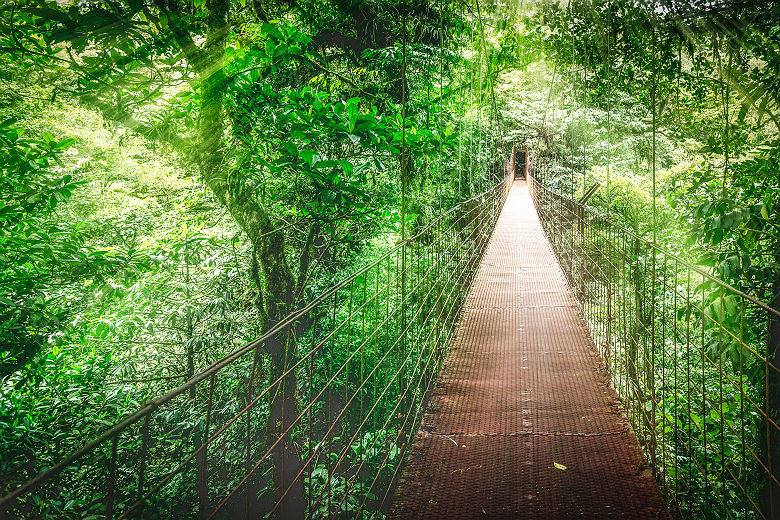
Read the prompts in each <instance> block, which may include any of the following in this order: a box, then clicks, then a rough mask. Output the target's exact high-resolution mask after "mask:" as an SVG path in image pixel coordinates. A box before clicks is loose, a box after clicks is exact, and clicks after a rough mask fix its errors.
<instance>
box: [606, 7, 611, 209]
mask: <svg viewBox="0 0 780 520" xmlns="http://www.w3.org/2000/svg"><path fill="white" fill-rule="evenodd" d="M611 22H612V17H611V16H607V30H606V32H607V53H606V54H607V60H606V66H607V88H606V94H607V215H609V210H610V206H611V205H612V193H611V190H610V188H611V186H610V180H611V176H612V34H611V33H612V25H611Z"/></svg>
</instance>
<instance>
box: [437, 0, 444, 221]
mask: <svg viewBox="0 0 780 520" xmlns="http://www.w3.org/2000/svg"><path fill="white" fill-rule="evenodd" d="M438 104H439V107H438V110H437V112H438V114H437V118H438V127H439V167H438V172H437V177H438V178H437V179H436V181H435V183H436V201H437V206H438V210H439V214H441V210H442V201H441V179H442V172H443V170H444V168H442V165H443V163H444V0H439V102H438Z"/></svg>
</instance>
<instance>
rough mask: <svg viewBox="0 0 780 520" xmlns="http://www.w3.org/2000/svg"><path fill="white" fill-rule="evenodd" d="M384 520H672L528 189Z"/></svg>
mask: <svg viewBox="0 0 780 520" xmlns="http://www.w3.org/2000/svg"><path fill="white" fill-rule="evenodd" d="M564 467H565V469H563V468H564ZM391 517H392V518H397V519H402V520H407V519H415V518H425V519H434V518H441V519H456V518H466V519H470V518H489V519H495V518H523V519H542V518H544V519H548V518H549V519H555V518H560V519H564V518H593V519H596V518H599V519H600V518H632V519H658V518H664V519H666V518H669V514H668V512H667V508H666V506H665V505H664V500H663V498H662V496H661V494H660V492H659V489H658V486H657V485H656V482H655V480H654V479H653V477H652V475H651V473H650V470H649V469H648V466H647V463H646V462H645V458H644V457H643V455H642V453H641V451H640V448H639V445H638V443H637V440H636V437H635V436H634V433H633V432H632V430H631V428H630V427H629V426H628V424H627V421H626V420H625V418H624V417H623V415H622V414H621V411H620V408H619V405H618V400H617V396H616V394H615V392H614V391H613V390H612V389H611V388H610V387H609V383H608V378H607V375H606V372H605V370H604V366H603V364H602V363H601V361H600V360H599V358H598V355H597V353H596V348H595V346H594V344H593V341H592V339H591V338H590V336H589V334H588V332H587V329H586V327H585V324H584V322H583V321H582V319H581V317H580V313H579V310H578V308H577V305H576V303H575V301H574V298H573V296H572V294H571V291H570V289H569V288H568V286H567V285H566V282H565V280H564V277H563V273H562V272H561V269H560V267H559V266H558V264H557V262H556V260H555V257H554V255H553V253H552V250H551V249H550V247H549V244H548V242H547V239H546V238H545V236H544V233H543V231H542V228H541V225H540V223H539V220H538V217H537V215H536V211H535V209H534V207H533V203H532V201H531V198H530V196H529V195H528V189H527V186H526V184H525V182H520V181H516V182H515V184H514V186H513V187H512V189H511V192H510V194H509V198H508V199H507V201H506V204H505V206H504V209H503V211H502V213H501V217H500V219H499V221H498V224H497V226H496V229H495V232H494V235H493V237H492V238H491V241H490V244H489V246H488V249H487V251H486V253H485V256H484V258H483V260H482V263H481V265H480V267H479V271H478V273H477V277H476V280H475V282H474V285H473V286H472V289H471V292H470V293H469V296H468V299H467V302H466V309H465V311H464V314H463V317H462V319H461V321H460V323H459V325H458V331H457V333H456V336H455V340H454V341H453V344H452V346H451V347H450V350H449V352H448V353H447V357H446V359H445V364H444V368H443V369H442V372H441V374H440V378H439V384H438V386H437V388H436V390H435V391H434V394H433V397H432V398H431V403H430V408H429V410H428V411H427V413H426V414H425V416H424V418H423V421H422V425H421V427H420V430H419V431H418V432H417V435H416V437H415V439H414V445H413V447H412V451H411V455H410V459H409V461H408V463H407V465H406V467H405V468H404V471H403V474H402V477H401V482H400V485H399V487H398V489H397V491H396V494H395V497H394V502H393V508H392V514H391Z"/></svg>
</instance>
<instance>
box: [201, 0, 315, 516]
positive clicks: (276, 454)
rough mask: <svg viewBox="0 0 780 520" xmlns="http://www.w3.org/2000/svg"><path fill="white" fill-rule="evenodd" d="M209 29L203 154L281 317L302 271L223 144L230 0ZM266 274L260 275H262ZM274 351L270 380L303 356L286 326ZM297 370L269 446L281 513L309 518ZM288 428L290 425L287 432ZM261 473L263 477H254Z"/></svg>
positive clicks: (268, 300)
mask: <svg viewBox="0 0 780 520" xmlns="http://www.w3.org/2000/svg"><path fill="white" fill-rule="evenodd" d="M207 7H208V10H209V17H208V24H209V25H208V33H207V37H206V42H205V45H204V47H203V52H202V54H200V55H197V56H196V57H195V62H194V63H192V64H193V67H194V68H195V69H196V71H197V72H198V75H199V76H200V85H201V108H200V119H199V128H198V134H199V135H198V145H199V146H198V151H197V158H198V162H199V167H200V172H201V175H202V176H203V179H204V181H205V182H206V184H207V185H208V186H209V188H210V189H211V191H212V192H213V193H214V195H216V197H217V198H218V199H219V201H220V202H221V203H222V204H223V205H224V206H225V207H226V208H227V209H228V211H229V212H230V214H231V215H232V216H233V218H234V219H235V220H236V222H237V223H238V224H239V226H240V227H241V229H242V230H243V231H244V232H245V233H246V235H247V237H248V238H249V240H250V241H251V243H252V245H253V248H254V251H255V255H256V259H257V261H258V262H259V264H260V267H261V269H262V273H263V281H264V286H260V285H259V284H258V287H257V290H258V291H259V292H260V293H261V294H263V293H264V296H263V298H262V301H263V303H264V310H265V316H263V317H262V318H263V321H265V322H266V323H267V324H268V325H271V326H272V325H274V324H276V323H278V322H279V321H280V320H281V319H282V318H284V317H285V316H286V315H287V314H288V313H289V312H290V311H291V310H292V307H293V304H294V299H295V277H294V275H293V272H292V269H291V268H290V265H289V262H288V261H287V256H286V247H285V239H284V234H283V233H282V232H281V231H278V230H275V229H274V227H275V226H274V223H273V221H272V219H271V218H270V216H269V215H268V214H267V212H266V211H265V209H264V208H263V207H262V206H261V205H260V204H259V203H258V202H257V201H256V200H255V199H254V197H253V194H251V193H249V192H247V191H242V190H240V187H239V186H231V185H230V183H229V181H228V175H227V167H226V161H225V156H224V152H223V135H224V132H225V123H224V113H223V112H224V110H223V108H224V107H223V105H224V80H225V77H224V72H223V61H224V53H225V43H226V39H227V35H228V10H229V2H228V0H209V2H208V3H207ZM258 281H259V280H258ZM264 347H265V349H266V352H267V353H268V354H269V357H270V359H271V367H270V368H269V378H270V381H272V382H273V381H276V380H277V379H279V378H280V377H282V375H283V374H284V372H285V371H286V370H287V369H288V368H289V367H290V366H291V365H293V364H294V363H295V355H296V348H295V347H296V343H295V339H294V335H293V334H291V333H290V332H289V331H287V332H283V333H280V334H279V335H277V336H276V337H275V338H273V339H272V340H271V341H269V342H268V343H266V344H265V345H264ZM296 390H297V380H296V375H295V371H290V373H289V374H287V375H285V376H284V377H282V379H281V381H280V383H279V384H278V385H277V386H275V387H274V388H273V389H272V391H271V392H269V409H270V413H269V417H268V423H267V439H266V441H267V442H268V447H269V448H271V453H272V459H273V467H274V479H273V482H274V489H275V495H276V496H275V499H276V500H275V502H279V501H282V497H283V496H284V497H285V498H284V499H283V501H282V503H281V504H280V506H279V508H278V509H277V512H278V517H279V518H285V519H287V518H291V519H293V518H302V517H303V514H304V497H303V485H302V482H301V480H300V479H296V478H295V477H296V476H297V475H298V473H299V472H300V470H301V468H302V464H301V460H300V456H299V454H298V452H297V450H296V448H295V446H294V444H293V443H292V441H291V435H290V433H291V432H288V430H290V427H291V425H292V423H293V422H294V421H295V419H296V417H297V416H298V403H297V399H296ZM285 432H287V433H286V434H285ZM252 481H255V479H252ZM252 488H253V486H251V485H249V486H247V489H246V490H244V493H248V494H250V500H251V497H253V496H257V495H256V492H257V491H258V490H257V489H252Z"/></svg>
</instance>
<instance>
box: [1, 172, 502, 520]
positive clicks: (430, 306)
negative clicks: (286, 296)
mask: <svg viewBox="0 0 780 520" xmlns="http://www.w3.org/2000/svg"><path fill="white" fill-rule="evenodd" d="M510 185H511V179H510V178H509V177H508V176H507V177H506V178H505V179H504V180H503V181H502V182H500V183H499V184H498V185H496V186H494V187H493V188H491V189H489V190H487V191H485V192H483V193H481V194H479V195H477V196H475V197H472V198H470V199H468V200H466V201H464V202H462V203H460V204H458V205H456V206H455V207H453V208H452V209H450V210H449V211H447V212H445V213H443V214H441V215H439V216H438V217H437V218H436V219H435V220H433V221H431V222H430V223H428V224H427V225H425V226H424V227H422V228H419V229H417V230H416V231H415V232H414V236H412V237H411V238H408V239H407V240H403V241H401V243H399V244H398V245H397V246H396V247H394V248H393V249H391V250H390V251H389V252H387V253H385V254H383V255H381V256H380V257H379V258H377V259H376V260H375V261H373V262H372V263H371V264H370V265H367V266H366V267H364V268H362V269H360V270H359V271H357V272H355V273H354V274H352V275H351V276H349V277H348V278H347V279H345V280H343V281H342V282H341V283H339V284H337V285H336V286H334V287H332V288H331V289H329V290H327V291H326V292H324V294H322V295H321V296H319V297H318V298H316V299H315V300H314V301H311V302H309V303H308V304H307V305H306V306H305V307H303V308H301V309H299V310H298V311H296V312H293V313H292V314H290V315H289V316H287V317H286V318H285V319H283V320H282V321H281V322H279V323H277V324H276V325H275V326H273V328H272V329H271V330H269V331H268V332H267V333H266V334H264V335H263V336H262V337H261V338H258V339H257V340H255V341H252V342H250V343H248V344H246V345H244V346H243V347H241V348H239V349H238V350H236V351H235V352H233V353H232V354H230V355H228V356H227V357H225V358H223V359H220V360H219V361H217V362H215V363H214V364H213V365H211V366H210V367H209V368H208V369H206V370H204V371H203V372H202V373H200V374H198V375H197V376H195V377H193V378H192V379H191V380H189V381H188V382H186V383H185V384H183V385H181V386H180V387H178V388H176V389H175V390H173V391H171V392H169V393H167V394H165V395H161V396H159V397H157V398H155V399H151V400H149V401H147V402H146V403H144V405H143V406H142V407H141V408H140V409H139V410H137V411H136V412H135V413H133V414H131V415H130V416H128V417H126V418H125V419H124V420H122V421H121V422H120V423H118V424H116V425H115V426H113V427H111V428H109V429H108V430H107V431H105V433H103V434H102V435H101V436H100V437H98V438H96V439H94V440H92V441H91V442H88V443H87V444H86V445H85V446H84V447H83V448H82V449H80V450H79V451H78V452H76V453H74V454H72V455H71V456H69V457H67V458H66V459H64V460H62V461H61V462H59V463H58V464H57V465H55V466H53V467H52V468H50V469H48V470H46V471H44V472H43V473H41V474H40V475H38V476H37V477H36V478H34V479H32V480H31V481H29V482H27V483H25V484H23V485H21V486H20V487H18V488H16V489H15V490H14V491H12V492H11V493H10V494H9V495H7V496H5V497H3V498H2V499H0V517H3V518H24V519H34V518H35V519H38V518H56V519H90V520H97V519H124V518H155V519H166V518H170V519H188V518H191V519H196V518H197V519H210V518H265V517H267V516H266V515H270V517H272V518H273V517H275V518H285V519H288V518H377V517H381V516H382V512H383V511H386V509H387V505H388V502H389V499H390V498H391V496H392V490H393V486H394V483H395V481H396V476H397V474H398V471H399V467H400V465H401V462H402V461H403V459H404V457H405V455H406V452H407V449H408V446H409V443H410V440H411V438H412V437H413V435H414V433H415V431H416V429H417V427H418V423H419V419H420V416H421V413H422V407H423V403H424V401H425V398H426V395H427V393H428V392H429V390H430V389H431V386H432V384H433V382H434V380H435V376H436V373H437V371H438V368H439V365H440V363H441V361H442V357H443V353H444V351H445V348H446V346H447V345H448V342H449V340H450V338H451V337H452V334H453V331H454V328H455V324H456V321H457V318H458V316H459V313H460V310H461V306H462V303H463V300H464V298H465V295H466V293H467V289H468V287H469V285H470V284H471V282H472V279H473V277H474V273H475V271H476V268H477V266H478V264H479V260H480V258H481V256H482V254H483V252H484V250H485V247H486V245H487V242H488V239H489V238H490V235H491V233H492V230H493V227H494V225H495V222H496V220H497V218H498V215H499V212H500V210H501V208H502V205H503V202H504V200H505V198H506V195H507V193H508V189H509V187H510Z"/></svg>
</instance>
